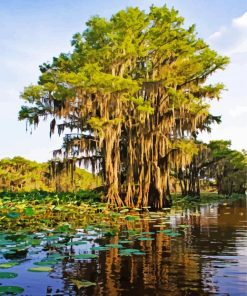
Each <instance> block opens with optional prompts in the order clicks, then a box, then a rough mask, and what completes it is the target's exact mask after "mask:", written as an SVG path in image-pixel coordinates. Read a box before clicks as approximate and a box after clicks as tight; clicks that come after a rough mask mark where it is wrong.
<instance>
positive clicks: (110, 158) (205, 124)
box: [19, 5, 236, 208]
mask: <svg viewBox="0 0 247 296" xmlns="http://www.w3.org/2000/svg"><path fill="white" fill-rule="evenodd" d="M71 44H72V47H73V49H72V51H71V53H68V54H64V53H62V54H60V55H59V56H58V57H55V58H53V61H52V62H51V63H45V64H43V65H42V66H41V67H40V70H41V75H40V78H39V81H38V84H37V85H31V86H29V87H27V88H25V89H24V91H23V93H22V95H21V97H22V99H24V101H25V102H27V103H28V104H27V105H26V106H23V107H22V108H21V110H20V113H19V119H20V120H24V119H26V120H27V122H28V123H29V124H31V125H37V124H38V123H39V120H40V118H45V119H47V118H51V120H52V121H51V125H50V133H51V134H52V133H53V132H54V130H55V128H56V127H57V129H58V133H62V132H64V131H65V129H70V130H71V133H73V132H75V133H76V136H75V137H73V136H70V135H68V136H67V137H66V139H65V141H64V145H63V147H62V150H61V152H64V155H65V156H66V157H65V162H66V161H67V163H69V162H70V163H74V162H76V160H78V161H79V162H82V163H83V164H84V165H85V166H87V165H88V164H91V166H92V168H95V167H97V168H99V170H101V171H102V174H103V181H104V184H105V185H106V189H107V190H108V192H107V199H108V202H109V204H111V205H112V206H115V205H117V206H122V205H123V204H125V205H128V206H130V207H135V206H136V207H140V206H149V205H151V206H153V207H159V208H162V207H163V206H164V205H163V203H165V202H166V200H167V198H166V197H167V195H168V196H169V194H170V193H169V190H170V189H169V188H170V186H169V183H170V182H171V178H170V176H171V173H170V171H171V169H174V168H178V167H180V169H184V168H185V167H186V166H188V165H189V164H190V162H191V160H195V157H196V156H197V155H198V150H199V149H198V147H197V143H196V142H195V138H196V135H197V134H198V133H199V132H200V131H202V130H207V131H210V125H211V124H212V123H213V122H215V121H216V122H219V118H218V117H215V116H213V115H211V114H210V105H209V103H208V102H209V99H210V100H212V99H219V98H220V96H221V92H222V91H223V90H224V85H223V84H220V83H216V84H215V85H212V84H209V85H208V84H207V83H206V81H207V78H208V77H209V76H210V75H211V74H213V73H214V72H216V71H217V70H222V69H224V68H225V66H226V65H227V64H228V63H229V59H228V58H227V57H225V56H220V55H218V54H217V52H215V51H214V50H212V49H210V48H209V46H208V45H207V44H206V43H205V42H204V41H203V40H202V39H199V38H198V37H197V35H196V31H195V26H194V25H192V26H190V27H186V26H184V19H183V18H182V17H181V16H180V15H179V13H178V11H176V10H175V9H174V8H172V9H169V8H168V7H167V6H166V5H164V6H162V7H155V6H151V7H150V10H149V12H145V11H141V10H140V9H139V8H132V7H130V8H127V9H126V10H121V11H119V12H117V13H116V14H114V15H113V16H112V17H111V18H110V19H105V18H102V17H99V16H94V17H92V18H90V19H89V21H88V22H87V23H86V29H85V31H84V32H82V33H76V34H75V35H74V36H73V39H72V43H71ZM61 121H62V123H61ZM72 135H73V134H72ZM235 158H236V157H235ZM193 182H194V181H193ZM133 184H135V186H133ZM57 185H58V186H57V188H58V189H59V190H60V187H61V186H60V185H59V184H57ZM152 192H153V193H154V194H150V193H152Z"/></svg>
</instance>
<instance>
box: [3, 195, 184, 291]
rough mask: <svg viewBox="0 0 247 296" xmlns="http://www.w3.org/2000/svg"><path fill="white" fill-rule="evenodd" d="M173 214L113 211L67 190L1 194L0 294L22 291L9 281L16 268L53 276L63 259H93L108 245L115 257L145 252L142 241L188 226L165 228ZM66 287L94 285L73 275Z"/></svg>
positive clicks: (179, 231)
mask: <svg viewBox="0 0 247 296" xmlns="http://www.w3.org/2000/svg"><path fill="white" fill-rule="evenodd" d="M92 195H93V194H92ZM94 198H95V196H94ZM172 215H174V212H173V211H172V212H170V210H168V209H165V210H164V211H162V212H150V211H149V209H148V208H143V209H138V208H136V209H132V210H130V209H128V208H125V207H124V208H122V209H121V210H120V211H114V210H111V209H109V208H108V207H107V205H106V204H105V203H101V202H95V201H94V200H93V198H91V199H89V200H86V201H85V200H84V201H83V200H80V199H78V197H76V196H75V195H74V196H73V195H72V194H71V195H70V196H69V195H65V194H62V195H60V196H57V198H54V194H53V195H52V194H51V195H49V194H47V195H44V193H43V194H42V193H39V194H38V193H37V192H36V194H34V193H29V194H15V195H14V194H12V196H4V197H2V198H1V201H0V249H1V251H0V283H1V284H2V285H0V295H5V293H10V294H19V293H22V292H23V291H24V290H23V289H24V287H21V286H15V285H12V283H14V281H13V280H14V279H15V278H18V270H19V269H18V268H19V267H20V268H22V269H23V268H25V269H26V271H28V272H29V273H32V272H35V273H37V272H39V273H48V274H52V272H53V270H54V268H55V267H56V268H59V266H60V265H61V264H62V263H64V262H67V263H70V264H72V265H76V264H78V262H84V261H86V262H87V261H88V260H97V258H98V256H99V252H106V253H107V252H109V251H110V250H112V249H115V250H117V251H118V255H119V256H127V257H129V256H145V243H148V242H152V241H153V240H155V236H156V235H157V234H158V233H159V234H162V235H165V236H167V237H170V238H175V237H179V236H181V235H183V233H184V231H186V229H187V227H189V226H187V225H179V226H176V227H170V223H171V222H170V217H171V216H172ZM145 222H147V223H153V229H152V230H150V229H149V228H145ZM70 285H71V289H77V290H78V289H81V288H87V287H90V286H93V285H96V283H94V282H91V281H90V280H89V279H84V280H82V279H78V278H76V277H75V276H72V277H71V279H70Z"/></svg>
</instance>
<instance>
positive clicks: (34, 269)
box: [28, 266, 52, 272]
mask: <svg viewBox="0 0 247 296" xmlns="http://www.w3.org/2000/svg"><path fill="white" fill-rule="evenodd" d="M28 271H32V272H50V271H52V268H51V267H49V266H40V267H30V268H28Z"/></svg>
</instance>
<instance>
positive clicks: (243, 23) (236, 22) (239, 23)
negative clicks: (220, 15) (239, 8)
mask: <svg viewBox="0 0 247 296" xmlns="http://www.w3.org/2000/svg"><path fill="white" fill-rule="evenodd" d="M232 25H233V27H237V28H241V29H246V28H247V12H245V13H244V14H243V15H242V16H240V17H237V18H234V19H233V20H232Z"/></svg>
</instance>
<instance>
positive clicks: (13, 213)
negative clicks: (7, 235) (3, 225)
mask: <svg viewBox="0 0 247 296" xmlns="http://www.w3.org/2000/svg"><path fill="white" fill-rule="evenodd" d="M7 217H8V218H11V219H18V218H19V217H20V214H19V213H17V212H9V213H8V214H7Z"/></svg>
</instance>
